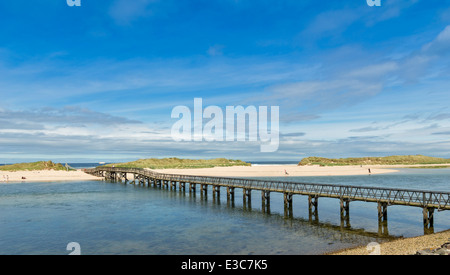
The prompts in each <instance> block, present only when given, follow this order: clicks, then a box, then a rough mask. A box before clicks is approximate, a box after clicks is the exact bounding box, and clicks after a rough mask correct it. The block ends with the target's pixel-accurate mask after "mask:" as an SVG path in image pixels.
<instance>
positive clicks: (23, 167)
mask: <svg viewBox="0 0 450 275" xmlns="http://www.w3.org/2000/svg"><path fill="white" fill-rule="evenodd" d="M38 170H55V171H63V170H64V171H66V170H67V168H66V167H64V165H62V164H61V163H54V162H53V161H51V160H49V161H36V162H28V163H16V164H10V165H4V166H0V171H9V172H15V171H38Z"/></svg>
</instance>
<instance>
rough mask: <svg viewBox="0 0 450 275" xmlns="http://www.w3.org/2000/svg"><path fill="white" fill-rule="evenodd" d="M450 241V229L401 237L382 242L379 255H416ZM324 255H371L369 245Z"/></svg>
mask: <svg viewBox="0 0 450 275" xmlns="http://www.w3.org/2000/svg"><path fill="white" fill-rule="evenodd" d="M449 241H450V229H447V230H444V231H441V232H436V233H433V234H429V235H421V236H416V237H409V238H401V239H396V240H392V241H388V242H383V243H380V250H379V252H380V254H378V255H414V254H416V252H418V251H420V250H429V249H436V248H439V247H441V246H442V245H443V244H444V243H446V242H449ZM322 255H370V251H369V250H368V248H367V246H358V247H351V248H345V249H340V250H337V251H331V252H327V253H324V254H322Z"/></svg>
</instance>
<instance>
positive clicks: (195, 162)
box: [105, 158, 251, 169]
mask: <svg viewBox="0 0 450 275" xmlns="http://www.w3.org/2000/svg"><path fill="white" fill-rule="evenodd" d="M250 165H251V164H250V163H246V162H243V161H241V160H230V159H224V158H218V159H209V160H205V159H179V158H164V159H155V158H152V159H140V160H136V161H132V162H126V163H113V164H108V165H105V166H108V167H112V166H114V167H122V168H150V169H189V168H212V167H227V166H250Z"/></svg>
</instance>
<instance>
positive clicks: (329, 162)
mask: <svg viewBox="0 0 450 275" xmlns="http://www.w3.org/2000/svg"><path fill="white" fill-rule="evenodd" d="M417 164H423V165H425V164H449V165H450V159H444V158H435V157H427V156H422V155H414V156H389V157H364V158H341V159H329V158H320V157H308V158H304V159H302V160H301V161H300V162H299V164H298V165H299V166H304V165H322V166H344V165H417Z"/></svg>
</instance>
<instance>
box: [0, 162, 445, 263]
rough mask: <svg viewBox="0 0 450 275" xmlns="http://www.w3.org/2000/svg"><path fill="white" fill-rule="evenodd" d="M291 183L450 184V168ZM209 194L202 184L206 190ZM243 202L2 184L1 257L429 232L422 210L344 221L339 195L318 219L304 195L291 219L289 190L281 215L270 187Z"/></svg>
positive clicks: (393, 210)
mask: <svg viewBox="0 0 450 275" xmlns="http://www.w3.org/2000/svg"><path fill="white" fill-rule="evenodd" d="M281 179H282V180H291V181H301V182H313V183H333V184H348V185H362V186H378V187H395V188H407V189H419V190H434V191H445V192H449V191H450V183H449V180H450V169H403V170H402V171H401V172H400V173H396V174H386V175H371V176H369V175H367V176H339V177H295V178H294V177H283V178H281ZM197 192H199V191H197ZM240 192H241V191H240V190H238V189H236V196H235V203H234V205H231V204H228V203H227V199H226V191H225V190H223V191H222V193H221V197H220V198H219V199H217V198H216V199H213V196H212V193H211V190H209V194H208V196H207V198H205V197H203V196H200V194H199V193H197V194H196V195H195V196H194V195H190V194H189V192H187V191H186V192H185V193H184V192H183V193H182V192H179V191H169V190H165V189H158V188H153V187H150V188H148V187H142V186H137V185H130V184H129V185H124V184H120V183H110V182H102V181H100V182H98V181H86V182H84V181H83V182H44V183H9V184H3V183H2V184H0V209H1V210H0V254H63V255H64V254H69V253H70V251H68V250H66V247H67V244H69V243H70V242H77V243H79V245H80V248H81V254H158V255H165V254H169V255H178V254H183V255H185V254H188V255H190V254H196V255H216V254H234V255H252V254H256V255H272V254H281V255H286V254H289V255H301V254H321V253H325V252H329V251H332V250H336V249H342V248H347V247H352V246H356V245H366V244H368V243H370V242H373V241H377V242H382V241H386V240H388V239H390V238H395V237H401V236H403V237H411V236H419V235H423V234H424V228H423V223H422V209H421V208H415V207H406V206H390V207H388V226H387V231H385V230H383V232H379V227H378V220H377V205H376V203H367V202H351V203H350V224H346V225H344V226H342V225H341V222H340V215H339V200H337V199H327V198H320V199H319V205H318V209H319V212H318V220H316V219H312V220H310V217H309V214H308V207H307V201H308V199H307V197H305V196H294V200H293V217H292V218H286V217H285V216H284V208H283V197H282V194H276V193H272V194H271V209H270V210H271V212H270V213H269V214H268V213H264V212H263V211H262V210H261V208H262V207H261V198H260V197H261V196H260V192H257V191H253V193H252V194H253V196H252V204H251V206H248V205H247V206H246V205H243V202H242V201H243V200H242V193H240ZM434 225H435V226H434V231H435V232H438V231H442V230H446V229H449V228H450V211H443V212H437V211H436V212H435V219H434Z"/></svg>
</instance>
